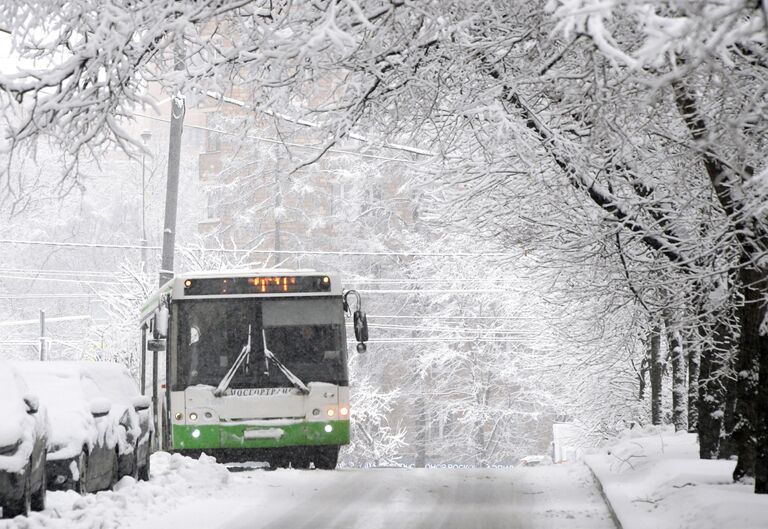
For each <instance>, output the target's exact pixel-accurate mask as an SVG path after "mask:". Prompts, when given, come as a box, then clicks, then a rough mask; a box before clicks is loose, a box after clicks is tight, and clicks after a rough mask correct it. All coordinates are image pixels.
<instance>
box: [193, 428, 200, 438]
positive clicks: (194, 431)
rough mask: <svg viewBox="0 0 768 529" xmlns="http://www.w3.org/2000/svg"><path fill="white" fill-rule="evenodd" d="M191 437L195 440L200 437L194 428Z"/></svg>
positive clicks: (198, 431)
mask: <svg viewBox="0 0 768 529" xmlns="http://www.w3.org/2000/svg"><path fill="white" fill-rule="evenodd" d="M192 437H194V438H195V439H197V438H198V437H200V430H198V429H197V428H195V429H194V430H192Z"/></svg>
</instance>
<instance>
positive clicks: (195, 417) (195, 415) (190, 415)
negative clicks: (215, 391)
mask: <svg viewBox="0 0 768 529" xmlns="http://www.w3.org/2000/svg"><path fill="white" fill-rule="evenodd" d="M189 420H190V421H196V420H197V413H195V412H192V413H190V414H189Z"/></svg>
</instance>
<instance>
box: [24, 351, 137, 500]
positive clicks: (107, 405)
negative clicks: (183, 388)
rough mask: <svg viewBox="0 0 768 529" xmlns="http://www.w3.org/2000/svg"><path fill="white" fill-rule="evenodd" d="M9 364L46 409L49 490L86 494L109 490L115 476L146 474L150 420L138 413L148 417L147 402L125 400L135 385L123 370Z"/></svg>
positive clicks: (61, 364) (97, 366)
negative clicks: (15, 368) (38, 397)
mask: <svg viewBox="0 0 768 529" xmlns="http://www.w3.org/2000/svg"><path fill="white" fill-rule="evenodd" d="M15 365H16V366H17V368H18V369H19V371H21V373H22V374H23V376H24V377H25V379H26V380H27V382H28V383H29V385H30V386H31V387H32V389H33V390H34V391H36V392H37V393H38V395H39V396H40V400H41V401H42V402H43V403H44V404H45V405H46V406H47V408H48V413H49V416H50V421H51V434H50V438H49V440H48V463H47V475H48V486H49V487H51V488H53V489H74V490H75V491H77V492H80V493H86V492H94V491H98V490H104V489H108V488H111V487H112V486H113V485H114V484H115V483H116V482H117V481H118V480H119V479H120V477H121V475H126V474H133V475H135V476H139V477H145V476H144V474H146V476H148V474H149V463H148V462H149V435H148V434H147V433H144V432H149V430H150V428H151V426H149V425H150V424H151V421H150V420H148V419H145V420H144V421H142V418H141V416H140V414H141V413H144V414H145V415H146V414H147V413H148V407H149V402H148V401H147V399H146V398H144V397H141V398H139V399H137V401H136V402H131V401H130V399H131V397H130V396H128V395H129V393H130V391H131V388H130V384H131V383H133V385H134V388H135V382H133V380H132V378H131V376H130V374H129V373H128V371H127V369H125V368H123V367H121V366H118V365H116V364H109V363H106V362H104V363H102V362H17V363H16V364H15ZM126 387H128V388H129V389H126ZM136 394H138V389H136ZM142 422H143V423H144V424H145V427H144V428H142ZM137 448H139V450H137ZM142 469H143V470H142Z"/></svg>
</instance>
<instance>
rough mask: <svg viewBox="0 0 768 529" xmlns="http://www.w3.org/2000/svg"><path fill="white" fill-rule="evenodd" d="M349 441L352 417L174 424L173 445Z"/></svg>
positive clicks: (195, 447)
mask: <svg viewBox="0 0 768 529" xmlns="http://www.w3.org/2000/svg"><path fill="white" fill-rule="evenodd" d="M345 444H349V421H346V420H344V421H313V422H299V423H296V424H289V425H281V426H278V427H261V426H252V425H248V424H226V423H225V424H221V423H219V424H199V425H194V424H186V425H179V424H174V425H173V448H174V449H177V450H205V449H214V448H280V447H291V446H323V445H335V446H339V445H345Z"/></svg>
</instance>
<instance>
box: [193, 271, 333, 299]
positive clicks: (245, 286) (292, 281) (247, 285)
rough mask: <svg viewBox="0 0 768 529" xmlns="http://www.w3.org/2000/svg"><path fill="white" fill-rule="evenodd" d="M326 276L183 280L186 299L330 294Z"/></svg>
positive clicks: (329, 280) (328, 279)
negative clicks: (188, 297) (240, 295)
mask: <svg viewBox="0 0 768 529" xmlns="http://www.w3.org/2000/svg"><path fill="white" fill-rule="evenodd" d="M330 290H331V278H330V277H328V276H271V277H216V278H213V277H205V278H200V279H195V278H189V279H186V280H185V281H184V294H185V295H187V296H220V295H223V294H224V295H226V294H286V293H312V292H330Z"/></svg>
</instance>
